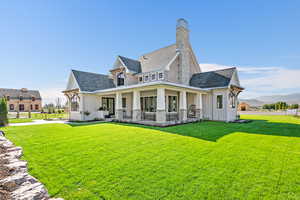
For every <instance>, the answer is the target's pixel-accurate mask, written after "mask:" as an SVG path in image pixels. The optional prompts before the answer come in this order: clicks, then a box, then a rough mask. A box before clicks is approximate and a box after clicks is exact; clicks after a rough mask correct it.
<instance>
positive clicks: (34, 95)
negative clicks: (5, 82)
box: [0, 88, 42, 112]
mask: <svg viewBox="0 0 300 200" xmlns="http://www.w3.org/2000/svg"><path fill="white" fill-rule="evenodd" d="M3 97H4V98H6V100H7V110H8V111H9V112H17V111H20V112H28V111H34V112H38V111H41V109H42V98H41V95H40V92H39V91H37V90H28V89H26V88H22V89H6V88H0V98H3Z"/></svg>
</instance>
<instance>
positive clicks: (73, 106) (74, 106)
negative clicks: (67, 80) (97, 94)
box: [71, 95, 79, 111]
mask: <svg viewBox="0 0 300 200" xmlns="http://www.w3.org/2000/svg"><path fill="white" fill-rule="evenodd" d="M71 111H79V98H78V96H76V95H75V96H73V98H72V99H71Z"/></svg>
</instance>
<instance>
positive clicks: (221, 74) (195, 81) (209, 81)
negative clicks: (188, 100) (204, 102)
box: [190, 67, 236, 88]
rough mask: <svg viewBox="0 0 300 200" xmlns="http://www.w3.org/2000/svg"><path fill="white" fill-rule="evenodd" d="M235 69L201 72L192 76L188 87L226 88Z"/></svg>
mask: <svg viewBox="0 0 300 200" xmlns="http://www.w3.org/2000/svg"><path fill="white" fill-rule="evenodd" d="M235 70H236V68H235V67H233V68H228V69H222V70H217V71H210V72H202V73H197V74H194V75H193V76H192V78H191V80H190V85H191V86H194V87H199V88H213V87H226V86H228V85H229V83H230V80H231V78H232V75H233V73H234V71H235Z"/></svg>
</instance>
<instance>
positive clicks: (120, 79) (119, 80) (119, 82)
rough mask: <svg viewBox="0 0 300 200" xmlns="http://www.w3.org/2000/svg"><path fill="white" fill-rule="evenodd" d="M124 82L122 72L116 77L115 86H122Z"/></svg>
mask: <svg viewBox="0 0 300 200" xmlns="http://www.w3.org/2000/svg"><path fill="white" fill-rule="evenodd" d="M124 80H125V76H124V73H123V72H121V73H119V74H118V75H117V85H118V86H121V85H124Z"/></svg>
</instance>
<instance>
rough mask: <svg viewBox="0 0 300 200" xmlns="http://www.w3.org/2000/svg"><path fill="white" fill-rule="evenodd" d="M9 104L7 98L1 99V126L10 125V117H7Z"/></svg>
mask: <svg viewBox="0 0 300 200" xmlns="http://www.w3.org/2000/svg"><path fill="white" fill-rule="evenodd" d="M7 114H8V112H7V103H6V100H5V98H1V99H0V126H7V125H8V117H7Z"/></svg>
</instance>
